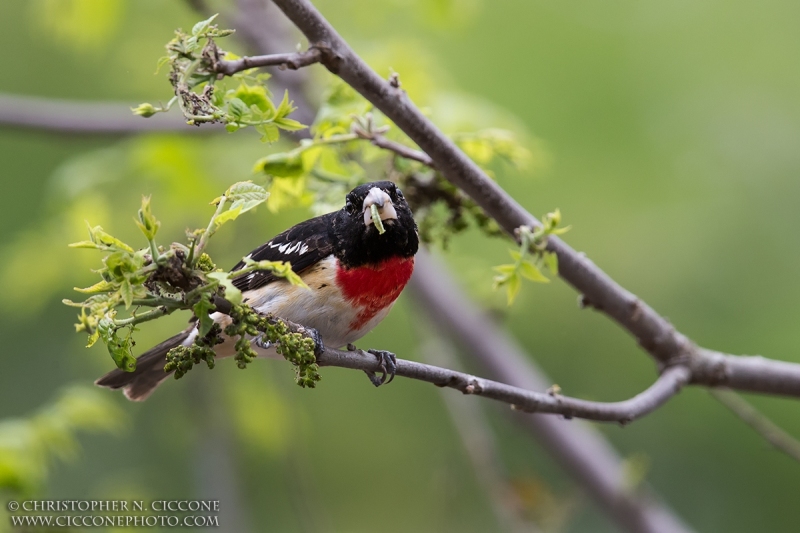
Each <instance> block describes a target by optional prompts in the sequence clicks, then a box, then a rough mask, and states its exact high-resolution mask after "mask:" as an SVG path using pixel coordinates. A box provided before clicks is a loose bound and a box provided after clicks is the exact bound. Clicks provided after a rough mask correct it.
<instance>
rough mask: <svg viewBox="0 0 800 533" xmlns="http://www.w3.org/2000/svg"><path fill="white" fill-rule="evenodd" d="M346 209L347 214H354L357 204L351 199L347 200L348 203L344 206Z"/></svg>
mask: <svg viewBox="0 0 800 533" xmlns="http://www.w3.org/2000/svg"><path fill="white" fill-rule="evenodd" d="M344 209H345V211H347V214H349V215H354V214H355V213H356V205H355V204H354V203H353V202H351V201H350V200H348V201H347V203H346V204H345V206H344Z"/></svg>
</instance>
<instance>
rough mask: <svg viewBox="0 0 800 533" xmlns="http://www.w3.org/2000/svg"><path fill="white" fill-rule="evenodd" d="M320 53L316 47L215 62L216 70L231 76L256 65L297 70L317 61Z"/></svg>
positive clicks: (320, 56) (256, 66)
mask: <svg viewBox="0 0 800 533" xmlns="http://www.w3.org/2000/svg"><path fill="white" fill-rule="evenodd" d="M321 58H322V54H321V52H320V51H319V50H317V49H316V48H310V49H309V50H306V51H305V52H295V53H292V54H269V55H263V56H245V57H242V58H239V59H234V60H224V59H223V60H220V61H219V62H217V65H216V66H217V72H219V73H220V74H224V75H225V76H232V75H234V74H236V73H237V72H241V71H243V70H247V69H251V68H258V67H280V68H281V69H287V68H288V69H290V70H297V69H299V68H302V67H307V66H309V65H313V64H314V63H319V61H320V59H321Z"/></svg>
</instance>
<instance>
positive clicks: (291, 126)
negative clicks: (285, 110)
mask: <svg viewBox="0 0 800 533" xmlns="http://www.w3.org/2000/svg"><path fill="white" fill-rule="evenodd" d="M275 124H277V125H278V127H279V128H280V129H282V130H286V131H298V130H304V129H306V128H307V127H308V126H305V125H303V124H301V123H300V122H298V121H296V120H294V119H291V118H276V119H275Z"/></svg>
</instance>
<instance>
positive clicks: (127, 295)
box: [119, 279, 133, 309]
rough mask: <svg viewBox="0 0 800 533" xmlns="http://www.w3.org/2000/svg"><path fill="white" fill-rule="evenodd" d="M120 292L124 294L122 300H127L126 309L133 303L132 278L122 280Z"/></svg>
mask: <svg viewBox="0 0 800 533" xmlns="http://www.w3.org/2000/svg"><path fill="white" fill-rule="evenodd" d="M119 293H120V295H121V296H122V301H123V302H125V309H130V307H131V304H132V303H133V287H132V286H131V282H130V280H128V279H124V280H122V284H121V285H120V286H119Z"/></svg>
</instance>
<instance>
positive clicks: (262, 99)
mask: <svg viewBox="0 0 800 533" xmlns="http://www.w3.org/2000/svg"><path fill="white" fill-rule="evenodd" d="M233 95H234V96H235V97H236V98H238V99H239V100H241V101H242V102H243V103H244V104H245V105H246V106H247V107H248V108H250V106H256V107H257V108H258V109H259V110H260V111H262V112H263V113H264V115H265V116H264V118H267V119H270V118H272V117H274V116H275V104H273V103H272V100H270V99H269V95H268V94H267V89H266V88H265V87H264V86H263V85H247V84H245V83H242V84H241V85H239V87H238V88H237V89H236V92H235V93H233Z"/></svg>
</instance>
